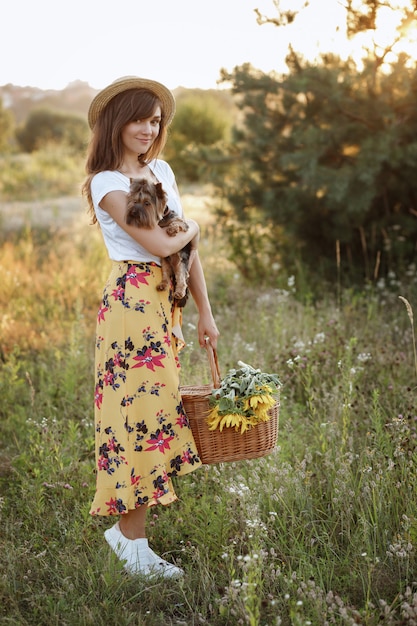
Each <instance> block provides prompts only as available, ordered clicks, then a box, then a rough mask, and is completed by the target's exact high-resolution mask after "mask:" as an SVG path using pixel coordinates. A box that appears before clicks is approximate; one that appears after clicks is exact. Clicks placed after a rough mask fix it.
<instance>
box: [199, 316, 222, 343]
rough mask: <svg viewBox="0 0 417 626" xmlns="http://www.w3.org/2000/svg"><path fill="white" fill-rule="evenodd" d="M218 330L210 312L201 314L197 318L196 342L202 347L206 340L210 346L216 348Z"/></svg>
mask: <svg viewBox="0 0 417 626" xmlns="http://www.w3.org/2000/svg"><path fill="white" fill-rule="evenodd" d="M219 335H220V333H219V331H218V329H217V326H216V322H215V321H214V317H213V315H212V314H211V313H205V314H201V315H200V317H199V320H198V342H199V344H200V346H201V347H202V348H204V346H205V345H206V342H207V340H208V341H209V342H210V344H211V346H212V347H213V348H214V349H216V348H217V340H218V338H219Z"/></svg>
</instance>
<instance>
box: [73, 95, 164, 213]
mask: <svg viewBox="0 0 417 626" xmlns="http://www.w3.org/2000/svg"><path fill="white" fill-rule="evenodd" d="M157 106H160V107H161V123H160V127H159V134H158V136H157V137H156V139H155V141H154V142H153V144H152V145H151V147H150V148H149V150H148V151H147V152H146V154H143V155H140V156H139V157H138V160H139V162H140V163H141V164H142V165H145V164H146V163H149V162H150V161H152V159H156V158H157V156H158V155H159V154H160V153H161V152H162V150H163V149H164V146H165V143H166V139H167V126H166V123H165V116H164V111H163V109H162V105H161V102H160V101H159V99H158V98H157V96H156V95H155V94H154V93H152V92H151V91H148V90H147V89H127V90H126V91H123V92H122V93H119V94H117V95H116V96H114V98H112V99H111V100H110V102H109V103H108V104H107V106H106V107H105V108H104V109H103V111H102V113H101V115H100V116H99V118H98V119H97V122H96V123H95V126H94V129H93V131H92V135H91V139H90V143H89V146H88V150H87V161H86V165H85V169H86V172H87V178H86V179H85V181H84V184H83V186H82V193H83V195H85V196H86V198H87V200H88V205H89V213H90V214H91V217H92V221H93V224H94V223H95V222H97V217H96V215H95V212H94V206H93V200H92V197H91V187H90V185H91V179H92V178H93V176H94V175H95V174H98V172H103V171H105V170H117V169H119V168H120V167H121V166H122V161H123V143H122V130H123V128H124V127H125V126H126V124H129V123H130V122H133V121H135V120H140V119H147V118H149V117H152V115H153V114H154V112H155V109H156V107H157Z"/></svg>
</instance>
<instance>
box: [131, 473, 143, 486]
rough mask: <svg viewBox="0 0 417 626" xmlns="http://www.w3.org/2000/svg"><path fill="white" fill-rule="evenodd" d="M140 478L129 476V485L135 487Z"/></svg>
mask: <svg viewBox="0 0 417 626" xmlns="http://www.w3.org/2000/svg"><path fill="white" fill-rule="evenodd" d="M140 479H141V476H135V475H134V474H131V476H130V484H131V485H137V484H138V482H139V481H140Z"/></svg>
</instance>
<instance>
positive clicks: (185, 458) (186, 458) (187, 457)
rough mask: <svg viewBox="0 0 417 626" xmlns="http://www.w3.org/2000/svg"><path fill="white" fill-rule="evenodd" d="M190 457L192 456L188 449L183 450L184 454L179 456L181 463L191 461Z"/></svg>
mask: <svg viewBox="0 0 417 626" xmlns="http://www.w3.org/2000/svg"><path fill="white" fill-rule="evenodd" d="M191 458H192V457H191V452H190V450H185V451H184V454H183V455H182V457H181V461H182V462H183V463H191Z"/></svg>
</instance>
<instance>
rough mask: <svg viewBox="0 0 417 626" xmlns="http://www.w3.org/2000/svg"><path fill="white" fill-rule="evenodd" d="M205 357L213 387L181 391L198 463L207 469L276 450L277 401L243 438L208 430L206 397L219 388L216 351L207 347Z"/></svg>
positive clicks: (234, 433) (232, 431) (230, 430)
mask: <svg viewBox="0 0 417 626" xmlns="http://www.w3.org/2000/svg"><path fill="white" fill-rule="evenodd" d="M206 347H207V355H208V359H209V365H210V370H211V376H212V379H213V384H209V385H200V386H192V385H190V386H183V387H181V397H182V402H183V405H184V410H185V412H186V414H187V417H188V420H189V422H190V426H191V430H192V433H193V436H194V440H195V443H196V446H197V450H198V453H199V456H200V459H201V461H202V462H203V463H205V464H207V465H209V464H212V463H223V462H225V461H242V460H244V459H256V458H259V457H262V456H266V455H267V454H270V453H271V452H272V451H273V449H274V448H275V446H276V443H277V438H278V423H279V419H278V418H279V401H277V402H276V404H275V405H274V406H273V407H272V409H270V411H269V412H270V413H271V419H270V420H268V421H267V422H260V423H259V424H257V425H256V426H253V427H252V428H250V429H249V430H247V431H246V432H244V433H243V434H241V433H240V432H237V431H236V430H235V429H234V428H224V429H223V430H222V431H221V432H220V430H209V428H208V426H207V421H206V420H207V416H208V414H209V411H210V407H209V397H210V395H211V392H212V390H213V389H217V388H218V387H219V385H220V373H219V366H218V361H217V354H216V351H215V350H213V348H212V347H211V345H210V344H207V346H206Z"/></svg>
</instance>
